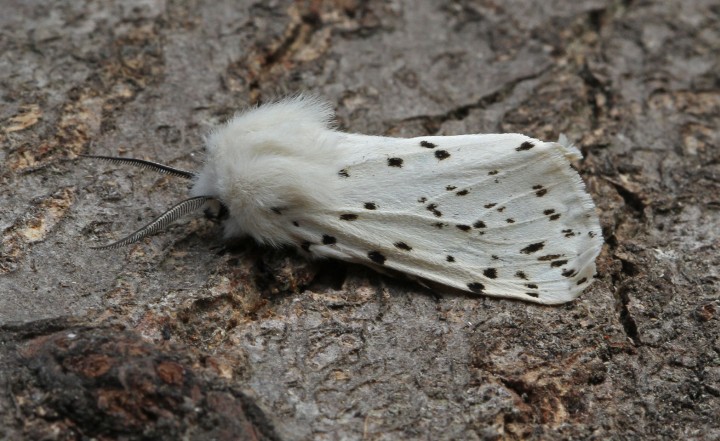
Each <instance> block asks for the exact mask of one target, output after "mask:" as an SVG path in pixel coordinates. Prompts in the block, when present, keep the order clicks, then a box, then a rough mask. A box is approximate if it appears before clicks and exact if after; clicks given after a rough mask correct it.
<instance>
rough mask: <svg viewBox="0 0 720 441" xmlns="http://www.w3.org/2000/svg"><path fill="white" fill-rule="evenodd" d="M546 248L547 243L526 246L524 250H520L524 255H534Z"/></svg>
mask: <svg viewBox="0 0 720 441" xmlns="http://www.w3.org/2000/svg"><path fill="white" fill-rule="evenodd" d="M544 246H545V242H537V243H531V244H530V245H528V246H526V247H525V248H523V249H522V250H520V252H521V253H523V254H532V253H534V252H536V251H540V250H542V249H543V247H544Z"/></svg>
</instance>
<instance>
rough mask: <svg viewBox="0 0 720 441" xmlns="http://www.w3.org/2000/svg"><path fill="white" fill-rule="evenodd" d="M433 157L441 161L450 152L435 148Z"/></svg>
mask: <svg viewBox="0 0 720 441" xmlns="http://www.w3.org/2000/svg"><path fill="white" fill-rule="evenodd" d="M435 157H436V158H438V159H439V160H440V161H442V160H443V159H447V158H449V157H450V153H448V151H447V150H435Z"/></svg>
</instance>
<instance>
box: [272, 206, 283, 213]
mask: <svg viewBox="0 0 720 441" xmlns="http://www.w3.org/2000/svg"><path fill="white" fill-rule="evenodd" d="M270 210H271V211H272V212H273V213H275V214H282V210H281V209H280V208H278V207H272V208H270Z"/></svg>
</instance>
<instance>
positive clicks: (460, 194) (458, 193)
mask: <svg viewBox="0 0 720 441" xmlns="http://www.w3.org/2000/svg"><path fill="white" fill-rule="evenodd" d="M468 193H470V191H469V190H468V189H465V190H460V191H458V192H457V193H455V194H456V195H458V196H465V195H466V194H468Z"/></svg>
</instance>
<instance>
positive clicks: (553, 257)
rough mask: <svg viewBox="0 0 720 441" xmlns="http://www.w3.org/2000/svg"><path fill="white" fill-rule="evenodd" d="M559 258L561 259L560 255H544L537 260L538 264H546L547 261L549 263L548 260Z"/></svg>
mask: <svg viewBox="0 0 720 441" xmlns="http://www.w3.org/2000/svg"><path fill="white" fill-rule="evenodd" d="M561 257H562V254H547V255H545V256H540V257H538V259H537V260H539V261H540V262H547V261H550V260H556V259H559V258H561Z"/></svg>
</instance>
